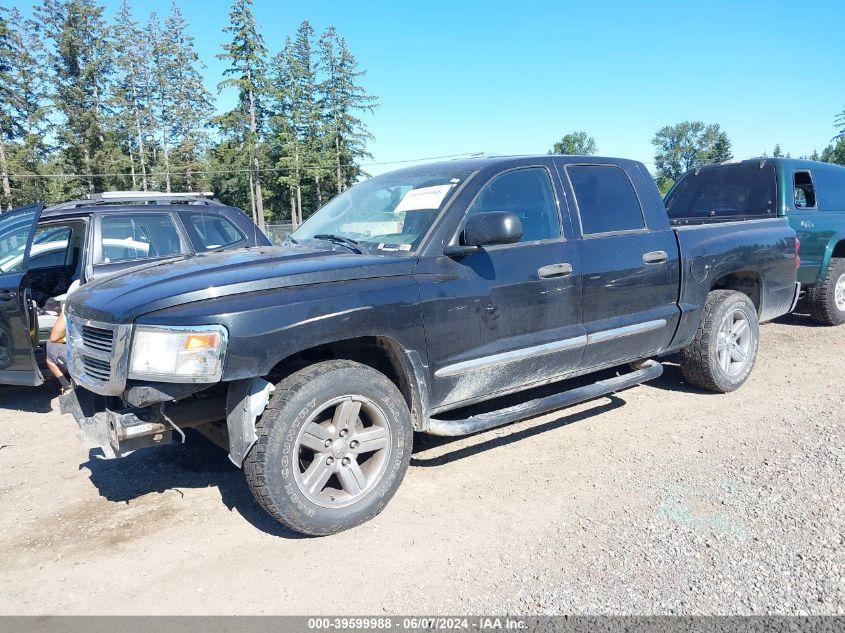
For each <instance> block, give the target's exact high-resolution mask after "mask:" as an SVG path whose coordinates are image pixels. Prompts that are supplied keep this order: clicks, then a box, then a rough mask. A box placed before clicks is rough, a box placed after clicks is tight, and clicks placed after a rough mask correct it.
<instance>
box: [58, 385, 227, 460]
mask: <svg viewBox="0 0 845 633" xmlns="http://www.w3.org/2000/svg"><path fill="white" fill-rule="evenodd" d="M59 406H60V408H61V412H62V413H66V414H68V415H72V416H73V418H74V419H75V420H76V424H77V426H78V427H79V433H80V435H81V440H82V443H83V445H84V446H85V447H86V448H89V449H100V450H101V451H102V453H103V456H104V457H105V458H106V459H114V458H116V457H125V456H126V455H129V454H130V453H132V452H134V451H136V450H138V449H140V448H148V447H151V446H159V445H161V444H169V443H170V442H172V441H173V433H174V432H175V433H177V434H178V436H179V437H180V439H181V440H182V441H184V439H185V438H184V434H183V433H182V430H183V429H187V428H192V427H197V426H202V425H204V424H209V423H212V422H218V421H222V420H225V419H226V398H225V396H212V397H206V398H196V399H187V400H185V401H182V402H178V403H169V404H167V405H164V404H159V405H156V406H152V407H144V408H132V407H130V408H125V409H119V410H113V409H109V408H108V407H107V406H106V399H105V398H102V397H99V396H97V395H95V394H92V393H90V392H88V391H86V390H84V389H80V390H79V393H77V391H75V390H74V391H69V392H68V393H65V394H63V395H61V396H59Z"/></svg>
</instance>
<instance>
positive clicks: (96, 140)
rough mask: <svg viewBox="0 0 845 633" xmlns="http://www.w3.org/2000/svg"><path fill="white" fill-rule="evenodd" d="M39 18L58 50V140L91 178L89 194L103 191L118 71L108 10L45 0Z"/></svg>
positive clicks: (84, 2)
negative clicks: (109, 106) (110, 98)
mask: <svg viewBox="0 0 845 633" xmlns="http://www.w3.org/2000/svg"><path fill="white" fill-rule="evenodd" d="M36 15H37V17H38V20H39V22H40V23H41V25H42V27H43V28H44V31H45V36H46V38H47V39H48V40H49V41H50V42H51V43H52V44H53V48H54V50H53V51H52V52H51V53H50V55H49V57H48V59H49V63H50V65H51V67H52V71H53V81H54V93H53V94H52V101H53V104H54V106H55V109H56V110H57V111H58V112H59V113H60V115H61V117H62V119H63V120H62V121H61V124H60V125H58V126H57V128H56V130H57V132H56V138H57V141H58V142H59V144H60V145H61V147H62V156H63V160H64V163H65V164H66V165H67V167H68V169H70V170H71V171H73V172H74V173H81V174H85V175H86V176H85V183H86V189H87V191H88V192H89V193H93V192H94V191H96V190H98V189H102V187H103V184H104V181H103V179H102V178H101V177H100V176H97V175H95V174H98V173H102V172H103V171H104V170H103V163H104V162H105V160H106V154H107V152H108V151H109V150H110V147H109V146H108V145H107V143H106V131H105V117H106V112H105V104H106V98H107V91H108V86H109V80H110V76H111V72H112V55H113V54H112V51H111V47H110V44H109V41H108V39H107V37H106V33H107V29H106V23H105V20H104V19H103V7H102V6H100V5H98V4H96V3H95V2H94V0H44V1H43V4H42V5H41V6H40V7H36Z"/></svg>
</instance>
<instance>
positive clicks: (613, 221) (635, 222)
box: [566, 165, 645, 235]
mask: <svg viewBox="0 0 845 633" xmlns="http://www.w3.org/2000/svg"><path fill="white" fill-rule="evenodd" d="M566 172H567V174H569V181H570V182H571V183H572V189H573V190H574V191H575V201H576V202H577V203H578V213H579V215H580V217H581V230H582V232H583V234H584V235H590V234H593V233H613V232H616V231H634V230H637V229H643V228H645V222H644V221H643V211H642V208H641V207H640V201H639V199H638V198H637V193H636V192H635V191H634V186H633V185H632V184H631V180H630V179H629V178H628V175H627V174H626V173H625V172H624V171H622V170H621V169H619V168H618V167H614V166H612V165H570V166H568V167H567V168H566Z"/></svg>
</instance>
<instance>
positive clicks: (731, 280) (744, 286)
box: [710, 271, 762, 314]
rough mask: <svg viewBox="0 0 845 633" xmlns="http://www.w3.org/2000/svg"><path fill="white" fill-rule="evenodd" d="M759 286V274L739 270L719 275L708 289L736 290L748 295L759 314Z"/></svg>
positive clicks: (760, 294)
mask: <svg viewBox="0 0 845 633" xmlns="http://www.w3.org/2000/svg"><path fill="white" fill-rule="evenodd" d="M760 286H761V284H760V275H758V274H757V273H755V272H752V271H741V272H736V273H731V274H730V275H725V276H723V277H720V278H719V279H718V280H716V283H714V284H713V286H712V287H711V288H710V289H711V290H736V291H737V292H741V293H743V294H745V295H748V298H749V299H751V302H752V303H753V304H754V307H755V308H757V314H759V313H760V308H761V307H762V305H761V296H762V293H761V289H760Z"/></svg>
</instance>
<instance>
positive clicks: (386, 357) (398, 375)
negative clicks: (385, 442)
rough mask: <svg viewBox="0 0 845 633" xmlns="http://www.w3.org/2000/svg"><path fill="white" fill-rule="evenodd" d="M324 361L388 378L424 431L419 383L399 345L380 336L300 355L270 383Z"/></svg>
mask: <svg viewBox="0 0 845 633" xmlns="http://www.w3.org/2000/svg"><path fill="white" fill-rule="evenodd" d="M325 360H351V361H354V362H357V363H361V364H362V365H368V366H369V367H372V368H373V369H375V370H376V371H379V372H381V373H382V374H384V375H385V376H387V378H388V379H390V381H391V382H392V383H393V384H395V385H396V386H397V388H398V389H399V391H400V392H401V393H402V397H404V398H405V403H406V404H407V405H408V409H409V410H410V411H411V419H412V420H413V422H414V428H417V429H419V428H422V423H423V420H422V416H421V407H420V405H419V402H420V398H419V392H418V386H417V384H416V380H415V379H414V377H413V372H412V370H411V369H410V366H409V363H408V362H407V361H406V357H405V353H404V351H403V350H402V346H401V345H399V343H397V342H396V341H394V340H393V339H390V338H386V337H380V336H364V337H360V338H352V339H345V340H342V341H334V342H332V343H326V344H324V345H318V346H317V347H311V348H309V349H305V350H302V351H301V352H297V353H296V354H293V355H291V356H288V357H287V358H285V359H283V360H282V361H280V362H279V363H277V364H276V365H275V366H274V367H273V369H272V370H270V373H269V374H268V375H267V379H268V380H270V381H271V382H274V383H275V382H279V381H280V380H282V379H284V378H286V377H287V376H289V375H290V374H292V373H294V372H296V371H299V370H300V369H302V368H304V367H307V366H309V365H313V364H314V363H318V362H320V361H325Z"/></svg>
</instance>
